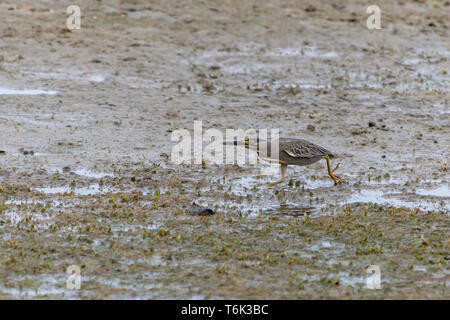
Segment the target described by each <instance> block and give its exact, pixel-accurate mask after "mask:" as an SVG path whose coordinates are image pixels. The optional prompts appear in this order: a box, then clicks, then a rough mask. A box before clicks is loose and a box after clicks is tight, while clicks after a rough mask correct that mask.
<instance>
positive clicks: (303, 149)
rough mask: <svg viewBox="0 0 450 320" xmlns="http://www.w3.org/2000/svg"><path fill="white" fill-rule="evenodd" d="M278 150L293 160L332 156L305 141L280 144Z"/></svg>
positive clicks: (319, 147) (325, 150) (328, 152)
mask: <svg viewBox="0 0 450 320" xmlns="http://www.w3.org/2000/svg"><path fill="white" fill-rule="evenodd" d="M280 149H281V150H283V151H284V152H286V153H287V154H288V155H290V156H291V157H293V158H315V157H319V156H325V155H332V154H331V152H330V151H328V150H327V149H325V148H322V147H321V146H318V145H316V144H314V143H311V142H308V141H305V140H292V141H287V142H285V143H282V144H280Z"/></svg>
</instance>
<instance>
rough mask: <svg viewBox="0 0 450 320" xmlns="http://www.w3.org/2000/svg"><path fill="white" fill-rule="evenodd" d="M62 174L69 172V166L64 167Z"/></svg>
mask: <svg viewBox="0 0 450 320" xmlns="http://www.w3.org/2000/svg"><path fill="white" fill-rule="evenodd" d="M62 170H63V172H70V170H71V169H70V167H69V166H65V167H64V168H63V169H62Z"/></svg>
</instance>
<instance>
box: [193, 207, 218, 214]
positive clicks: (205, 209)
mask: <svg viewBox="0 0 450 320" xmlns="http://www.w3.org/2000/svg"><path fill="white" fill-rule="evenodd" d="M195 214H196V215H198V216H212V215H214V214H216V213H215V212H214V210H213V209H209V208H203V209H198V210H197V211H196V212H195Z"/></svg>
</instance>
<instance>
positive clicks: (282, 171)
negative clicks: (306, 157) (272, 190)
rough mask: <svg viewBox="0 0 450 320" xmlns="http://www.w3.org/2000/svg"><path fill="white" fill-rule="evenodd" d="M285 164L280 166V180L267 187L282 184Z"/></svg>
mask: <svg viewBox="0 0 450 320" xmlns="http://www.w3.org/2000/svg"><path fill="white" fill-rule="evenodd" d="M286 168H287V164H281V179H280V180H278V181H275V182H272V183H268V184H267V186H270V187H272V186H275V185H277V184H280V183H282V182H284V174H285V173H286Z"/></svg>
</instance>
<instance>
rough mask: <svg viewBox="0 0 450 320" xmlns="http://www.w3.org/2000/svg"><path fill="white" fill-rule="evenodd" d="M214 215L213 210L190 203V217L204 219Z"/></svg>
mask: <svg viewBox="0 0 450 320" xmlns="http://www.w3.org/2000/svg"><path fill="white" fill-rule="evenodd" d="M215 214H216V213H215V212H214V210H213V209H210V208H204V207H202V206H200V205H198V204H197V203H195V201H194V202H193V203H192V215H195V216H203V217H205V216H212V215H215Z"/></svg>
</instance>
